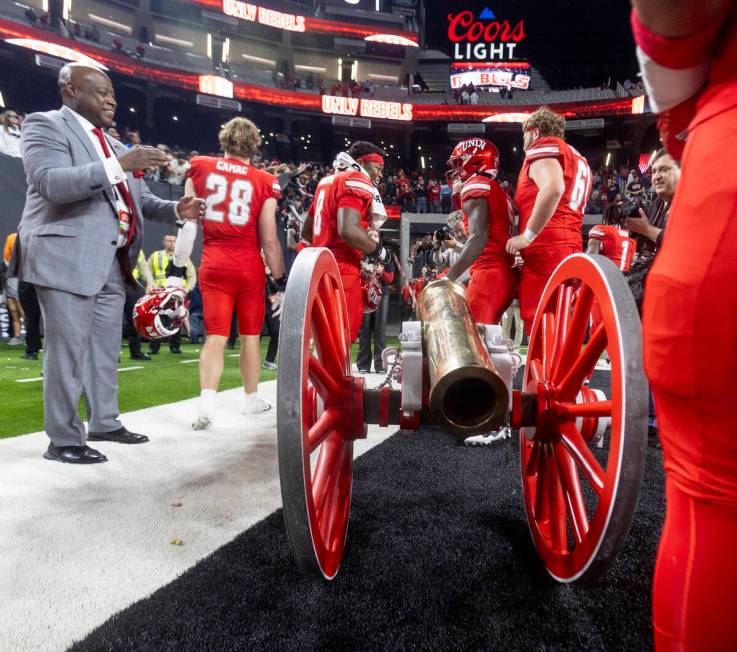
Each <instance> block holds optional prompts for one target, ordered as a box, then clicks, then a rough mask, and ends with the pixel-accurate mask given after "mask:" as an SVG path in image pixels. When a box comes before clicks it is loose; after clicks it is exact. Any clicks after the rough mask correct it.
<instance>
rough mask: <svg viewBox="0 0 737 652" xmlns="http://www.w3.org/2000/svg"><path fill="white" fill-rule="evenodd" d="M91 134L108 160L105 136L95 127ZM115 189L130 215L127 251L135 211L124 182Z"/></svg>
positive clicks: (108, 153)
mask: <svg viewBox="0 0 737 652" xmlns="http://www.w3.org/2000/svg"><path fill="white" fill-rule="evenodd" d="M92 133H94V134H95V136H97V139H98V140H99V141H100V145H102V151H103V152H104V153H105V158H110V148H109V147H108V144H107V140H105V136H104V135H103V133H102V130H101V129H98V128H97V127H95V128H94V129H93V130H92ZM115 187H116V188H117V189H118V192H119V193H120V196H121V197H122V198H123V202H124V203H125V205H126V206H127V208H128V212H129V213H130V216H131V217H130V224H129V226H128V240H127V242H126V243H125V248H126V249H128V247H130V245H131V242H133V236H134V235H135V233H136V209H135V206H134V204H133V197H131V194H130V192H129V191H128V186H126V185H125V180H123V181H121V182H119V183H116V184H115Z"/></svg>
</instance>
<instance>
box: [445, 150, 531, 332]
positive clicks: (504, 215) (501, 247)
mask: <svg viewBox="0 0 737 652" xmlns="http://www.w3.org/2000/svg"><path fill="white" fill-rule="evenodd" d="M448 165H449V167H450V177H451V178H452V181H453V182H455V181H461V182H462V184H463V185H462V187H461V191H460V201H461V207H462V210H463V220H464V226H465V228H466V232H467V233H468V239H467V240H466V244H465V245H464V247H463V251H462V252H461V255H460V256H459V257H458V260H457V261H456V262H455V263H454V264H453V266H452V267H451V268H450V269H449V270H448V278H449V279H450V280H451V281H455V280H456V279H457V278H458V277H459V276H460V275H461V274H463V272H465V271H466V269H468V268H469V267H470V268H471V281H470V282H469V284H468V306H469V308H470V309H471V314H472V315H473V318H474V320H475V321H476V322H478V323H480V324H496V323H498V322H499V320H500V319H501V317H502V314H503V313H504V311H505V310H506V309H507V306H509V304H510V303H512V301H513V299H514V296H515V293H516V291H517V276H516V273H515V271H514V270H513V269H512V267H513V266H514V256H512V255H510V254H508V253H507V252H506V250H505V246H506V243H507V240H508V239H509V237H510V236H511V234H512V229H513V228H514V207H513V205H512V201H511V200H510V199H509V197H508V196H507V194H506V193H505V192H504V190H502V187H501V186H500V185H499V184H498V183H497V181H496V175H497V173H498V171H499V150H498V149H497V148H496V146H495V145H494V143H492V142H491V141H489V140H485V139H483V138H471V139H469V140H464V141H461V142H460V143H458V145H456V147H455V149H454V150H453V153H452V154H451V155H450V158H449V159H448Z"/></svg>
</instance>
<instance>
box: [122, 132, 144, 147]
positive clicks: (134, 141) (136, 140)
mask: <svg viewBox="0 0 737 652" xmlns="http://www.w3.org/2000/svg"><path fill="white" fill-rule="evenodd" d="M140 144H141V134H140V133H138V132H137V131H129V132H128V137H127V139H126V142H125V146H126V147H127V148H128V149H130V148H131V147H135V146H136V145H140Z"/></svg>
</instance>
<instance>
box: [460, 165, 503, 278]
mask: <svg viewBox="0 0 737 652" xmlns="http://www.w3.org/2000/svg"><path fill="white" fill-rule="evenodd" d="M479 197H480V198H482V199H486V201H487V203H488V205H489V231H488V235H489V238H488V240H487V241H486V246H485V247H484V250H483V251H482V252H481V254H480V255H479V257H478V258H477V259H476V260H475V261H474V263H473V265H471V272H473V271H474V270H475V269H489V268H491V267H500V266H501V267H511V266H512V265H513V264H514V256H510V255H509V254H508V253H507V252H506V250H505V247H506V244H507V240H508V239H509V238H511V237H512V231H513V229H514V205H513V204H512V200H511V199H509V197H508V196H507V193H506V192H504V190H502V187H501V186H500V185H499V184H498V183H497V182H496V181H495V180H494V179H491V178H490V177H487V176H486V175H483V174H477V175H475V176H473V177H471V178H470V179H468V180H467V181H466V182H465V183H464V184H463V188H461V204H462V205H463V204H465V203H466V201H467V200H469V199H473V198H479ZM463 226H464V228H465V230H466V233H468V217H467V215H466V213H465V211H464V213H463Z"/></svg>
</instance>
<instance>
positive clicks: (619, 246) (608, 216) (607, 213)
mask: <svg viewBox="0 0 737 652" xmlns="http://www.w3.org/2000/svg"><path fill="white" fill-rule="evenodd" d="M625 220H626V218H625V216H624V213H623V212H622V206H621V205H620V204H611V205H610V206H607V207H606V208H605V209H604V215H603V216H602V223H601V224H597V225H595V226H593V227H592V228H591V231H589V245H588V249H587V250H586V253H589V254H601V255H602V256H606V257H607V258H608V259H609V260H611V261H612V262H613V263H614V264H615V265H616V266H617V267H619V269H621V270H622V271H623V272H629V271H630V267H631V266H632V258H633V257H634V255H635V247H636V246H637V243H636V242H635V240H634V239H633V238H631V237H630V232H629V231H628V230H627V229H626V228H625Z"/></svg>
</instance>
